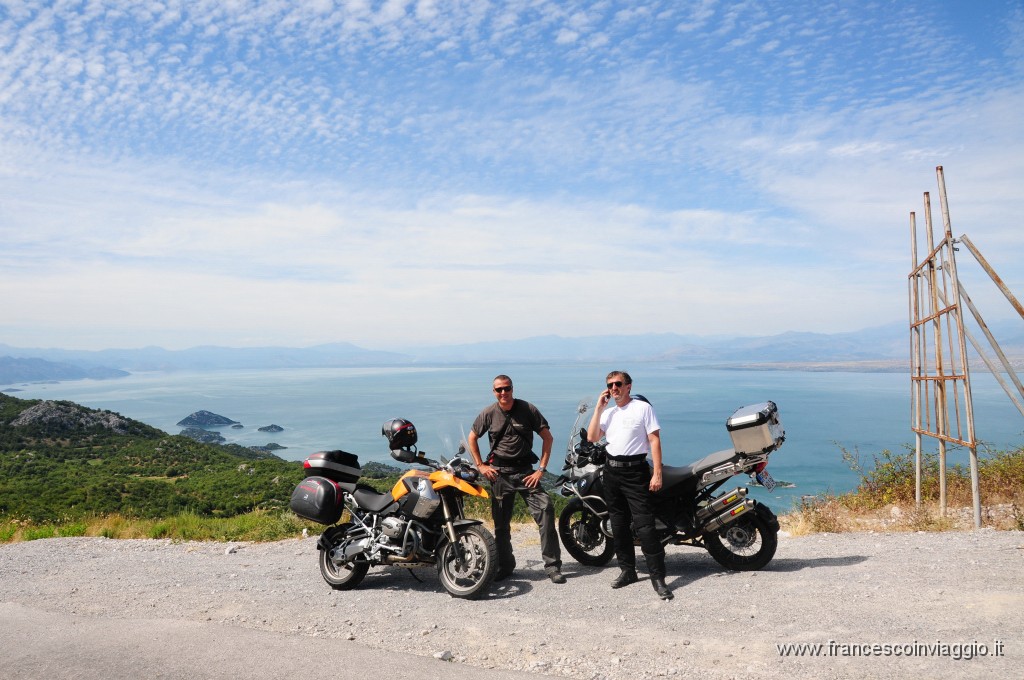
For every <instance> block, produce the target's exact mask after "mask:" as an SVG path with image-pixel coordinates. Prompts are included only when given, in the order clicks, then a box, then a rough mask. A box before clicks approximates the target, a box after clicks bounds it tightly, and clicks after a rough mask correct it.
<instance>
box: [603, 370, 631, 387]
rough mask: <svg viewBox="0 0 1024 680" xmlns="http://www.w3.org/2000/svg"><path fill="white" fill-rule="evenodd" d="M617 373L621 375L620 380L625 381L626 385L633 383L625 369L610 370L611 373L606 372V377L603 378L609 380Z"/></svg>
mask: <svg viewBox="0 0 1024 680" xmlns="http://www.w3.org/2000/svg"><path fill="white" fill-rule="evenodd" d="M617 375H620V376H622V382H624V383H626V384H627V385H632V384H633V379H632V378H630V377H629V373H626V372H625V371H612V372H611V373H609V374H608V377H607V378H605V380H611V379H612V378H614V377H615V376H617Z"/></svg>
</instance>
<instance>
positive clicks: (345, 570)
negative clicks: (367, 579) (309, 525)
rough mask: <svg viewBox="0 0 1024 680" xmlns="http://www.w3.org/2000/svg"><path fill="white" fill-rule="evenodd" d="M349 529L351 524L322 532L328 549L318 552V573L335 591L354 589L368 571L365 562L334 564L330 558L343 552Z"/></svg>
mask: <svg viewBox="0 0 1024 680" xmlns="http://www.w3.org/2000/svg"><path fill="white" fill-rule="evenodd" d="M351 528H352V524H351V523H345V524H340V525H338V526H336V527H331V528H330V529H328V530H327V531H325V532H324V537H325V538H326V539H327V542H328V544H329V545H330V547H329V548H328V549H326V550H320V573H321V574H322V575H323V577H324V580H325V581H327V585H329V586H330V587H332V588H334V589H335V590H350V589H352V588H355V587H356V586H358V585H359V584H360V583H361V582H362V580H363V577H364V576H366V572H367V571H369V569H370V565H369V564H367V563H366V562H361V561H360V562H355V561H348V562H336V561H335V560H334V559H332V557H331V554H332V553H335V552H337V551H338V550H343V549H344V546H345V545H346V544H347V543H348V542H349V540H350V539H349V538H348V532H349V530H350V529H351Z"/></svg>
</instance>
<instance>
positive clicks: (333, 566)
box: [291, 418, 498, 599]
mask: <svg viewBox="0 0 1024 680" xmlns="http://www.w3.org/2000/svg"><path fill="white" fill-rule="evenodd" d="M381 433H382V434H383V435H384V436H385V437H386V438H387V440H388V443H389V445H390V448H391V457H392V458H394V459H395V460H397V461H399V462H401V463H407V464H417V465H421V466H423V467H426V468H429V470H430V471H429V472H428V471H425V470H418V469H413V470H409V471H408V472H406V473H405V474H403V475H402V476H401V478H400V479H399V480H398V482H397V483H396V484H395V486H394V487H393V488H392V489H391V491H389V492H383V493H381V492H379V491H376V490H375V489H373V488H371V487H369V486H367V485H364V484H359V481H358V480H359V477H360V471H361V468H360V466H359V459H358V457H357V456H356V455H355V454H351V453H347V452H345V451H323V452H320V453H314V454H312V455H310V456H309V457H307V458H306V460H305V462H304V463H303V467H304V468H305V470H306V478H305V479H304V480H302V481H301V482H300V483H299V484H298V486H296V487H295V491H293V492H292V497H291V509H292V511H293V512H294V513H295V514H297V515H299V516H300V517H304V518H305V519H308V520H311V521H314V522H318V523H320V524H326V525H329V527H330V528H328V529H326V530H325V531H324V532H323V534H321V536H320V539H319V541H318V542H317V548H318V550H319V551H320V573H321V574H322V575H323V577H324V580H325V581H326V582H327V583H328V585H330V586H331V587H332V588H334V589H336V590H349V589H351V588H355V587H356V586H358V585H359V583H360V582H362V580H363V577H365V576H366V573H367V571H369V569H370V567H374V566H395V567H404V568H416V567H431V566H433V567H436V568H437V574H438V578H439V579H440V581H441V585H443V586H444V588H445V590H447V591H448V592H449V593H450V594H451V595H452V597H458V598H465V599H476V598H478V597H480V596H482V595H484V594H485V593H486V592H487V590H488V588H489V587H490V584H491V581H492V580H493V579H494V573H495V571H496V570H497V563H498V552H497V547H496V545H495V542H494V536H492V535H491V532H490V531H488V530H487V528H486V527H485V526H484V525H483V523H482V522H481V521H480V520H473V519H466V517H465V513H464V511H463V501H464V499H465V497H466V496H477V497H480V498H487V491H486V490H484V488H483V487H482V486H481V485H480V484H478V483H477V480H478V475H479V473H478V472H477V470H476V469H475V468H474V467H473V466H472V465H470V464H469V463H468V462H467V461H465V460H464V459H463V458H462V457H461V454H462V453H463V449H462V448H461V447H460V449H459V453H457V454H456V455H455V457H454V458H452V459H451V460H449V461H443V460H441V461H435V460H430V459H428V458H427V457H426V456H425V455H424V454H423V453H421V452H419V451H418V450H417V449H416V440H417V435H416V428H415V426H414V425H413V424H412V423H411V422H409V421H407V420H403V419H401V418H395V419H393V420H389V421H387V422H386V423H384V426H383V427H382V428H381ZM343 515H346V517H345V518H346V521H345V522H342V523H340V524H339V523H338V522H339V521H340V520H341V519H342V517H343Z"/></svg>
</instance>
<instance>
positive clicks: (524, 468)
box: [491, 465, 533, 475]
mask: <svg viewBox="0 0 1024 680" xmlns="http://www.w3.org/2000/svg"><path fill="white" fill-rule="evenodd" d="M491 467H492V468H494V469H495V470H497V471H498V472H500V473H501V474H503V475H507V474H513V473H516V472H533V466H532V465H513V466H511V467H506V466H503V465H492V466H491Z"/></svg>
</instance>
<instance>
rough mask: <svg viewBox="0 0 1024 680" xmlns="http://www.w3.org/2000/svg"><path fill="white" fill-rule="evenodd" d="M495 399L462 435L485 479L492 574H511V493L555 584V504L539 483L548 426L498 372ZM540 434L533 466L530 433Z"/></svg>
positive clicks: (558, 575) (558, 562) (558, 563)
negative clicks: (483, 450)
mask: <svg viewBox="0 0 1024 680" xmlns="http://www.w3.org/2000/svg"><path fill="white" fill-rule="evenodd" d="M493 389H494V396H495V398H496V399H497V401H496V403H494V404H491V405H490V406H488V407H487V408H485V409H484V410H483V411H481V412H480V415H478V416H477V417H476V420H475V421H473V428H472V430H471V431H470V433H469V436H468V437H467V444H468V446H469V452H470V454H472V456H473V460H474V461H475V462H476V467H477V469H478V470H480V474H482V475H483V476H484V477H486V478H487V479H488V480H489V481H490V482H491V518H492V519H493V520H494V540H495V542H496V543H497V544H498V573H497V574H496V575H495V577H494V580H495V581H503V580H504V579H506V578H508V577H509V576H510V575H511V574H512V570H513V569H515V566H516V558H515V556H514V555H513V554H512V533H511V522H512V509H513V508H514V507H515V501H516V494H517V493H518V494H519V495H520V496H522V497H523V500H525V501H526V505H527V507H529V508H530V514H531V515H533V519H534V521H535V522H537V527H538V529H539V530H540V551H541V556H542V557H543V558H544V572H545V573H546V574H547V575H548V578H550V579H551V580H552V581H554V582H555V583H565V577H564V576H562V552H561V547H560V546H559V545H558V534H557V533H556V532H555V507H554V503H552V501H551V496H549V495H548V493H547V491H545V490H544V489H543V487H541V485H540V480H541V477H543V476H544V471H545V470H546V469H547V465H548V459H549V458H550V457H551V443H552V442H553V441H554V437H552V436H551V428H550V427H549V426H548V421H547V420H545V419H544V416H543V415H541V412H540V411H539V410H537V407H536V406H534V405H533V404H531V403H530V402H528V401H523V400H522V399H515V398H514V397H513V396H512V379H511V378H509V377H508V376H507V375H499V376H498V377H496V378H495V379H494V385H493ZM534 432H536V433H537V434H539V435H540V439H541V442H542V443H543V445H542V446H541V455H540V465H539V466H538V468H537V470H536V471H535V470H534V469H533V464H534V463H536V462H537V460H538V459H537V454H535V453H534V452H533V433H534ZM485 433H486V434H487V436H488V438H489V440H490V443H491V452H490V454H488V456H487V459H486V460H484V458H483V457H482V456H481V455H480V445H479V444H478V443H477V442H478V440H479V439H480V438H481V437H483V436H484V434H485Z"/></svg>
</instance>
